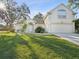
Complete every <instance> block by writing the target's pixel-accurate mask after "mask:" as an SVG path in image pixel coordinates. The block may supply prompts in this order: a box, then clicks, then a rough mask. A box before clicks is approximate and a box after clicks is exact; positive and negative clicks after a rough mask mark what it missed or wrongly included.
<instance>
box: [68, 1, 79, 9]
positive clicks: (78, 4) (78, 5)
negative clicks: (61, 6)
mask: <svg viewBox="0 0 79 59" xmlns="http://www.w3.org/2000/svg"><path fill="white" fill-rule="evenodd" d="M68 6H69V7H71V8H79V0H68Z"/></svg>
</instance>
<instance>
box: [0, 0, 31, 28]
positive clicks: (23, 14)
mask: <svg viewBox="0 0 79 59" xmlns="http://www.w3.org/2000/svg"><path fill="white" fill-rule="evenodd" d="M2 2H4V4H5V7H6V10H5V11H3V10H1V9H0V17H1V18H2V20H4V21H5V22H6V24H7V25H6V26H7V27H8V28H10V29H13V24H14V22H15V20H18V21H19V19H26V18H27V16H29V15H28V14H29V13H30V10H29V7H27V5H26V4H24V3H23V4H22V5H21V6H19V7H18V5H17V3H16V2H15V1H14V0H4V1H2Z"/></svg>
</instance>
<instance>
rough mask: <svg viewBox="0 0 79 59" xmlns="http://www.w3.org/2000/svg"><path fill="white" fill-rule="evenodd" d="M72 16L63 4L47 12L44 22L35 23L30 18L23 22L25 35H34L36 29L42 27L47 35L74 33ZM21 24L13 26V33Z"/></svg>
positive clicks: (70, 11)
mask: <svg viewBox="0 0 79 59" xmlns="http://www.w3.org/2000/svg"><path fill="white" fill-rule="evenodd" d="M73 20H74V15H73V12H72V10H71V9H69V8H67V7H66V6H65V5H64V4H60V5H58V6H57V7H56V8H54V9H52V10H50V11H48V12H47V14H46V15H45V17H44V20H43V21H42V22H41V21H39V22H35V21H34V20H32V19H31V18H29V17H28V19H27V20H26V21H25V22H26V23H27V28H26V30H25V32H26V33H35V29H36V28H37V27H42V28H44V29H45V31H46V32H48V33H73V32H75V25H74V22H73ZM21 25H22V24H17V23H16V24H14V28H15V32H18V31H19V30H20V29H21V28H22V27H21Z"/></svg>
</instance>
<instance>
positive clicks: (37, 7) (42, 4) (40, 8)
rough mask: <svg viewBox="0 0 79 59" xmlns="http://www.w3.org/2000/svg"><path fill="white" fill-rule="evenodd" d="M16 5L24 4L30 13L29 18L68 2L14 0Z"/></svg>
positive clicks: (64, 0)
mask: <svg viewBox="0 0 79 59" xmlns="http://www.w3.org/2000/svg"><path fill="white" fill-rule="evenodd" d="M16 1H17V3H19V4H22V3H23V2H24V3H26V4H27V5H28V6H29V8H30V11H31V17H33V16H34V15H36V14H38V13H39V12H41V13H43V14H45V13H46V12H47V11H49V10H51V9H53V8H55V7H56V6H57V5H59V4H61V3H63V4H65V5H67V2H68V0H16Z"/></svg>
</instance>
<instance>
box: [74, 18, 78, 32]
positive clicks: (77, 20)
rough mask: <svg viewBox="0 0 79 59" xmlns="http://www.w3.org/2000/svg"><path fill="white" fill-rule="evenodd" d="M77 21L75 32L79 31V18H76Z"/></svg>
mask: <svg viewBox="0 0 79 59" xmlns="http://www.w3.org/2000/svg"><path fill="white" fill-rule="evenodd" d="M74 22H75V32H77V33H79V19H76V20H74Z"/></svg>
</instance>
